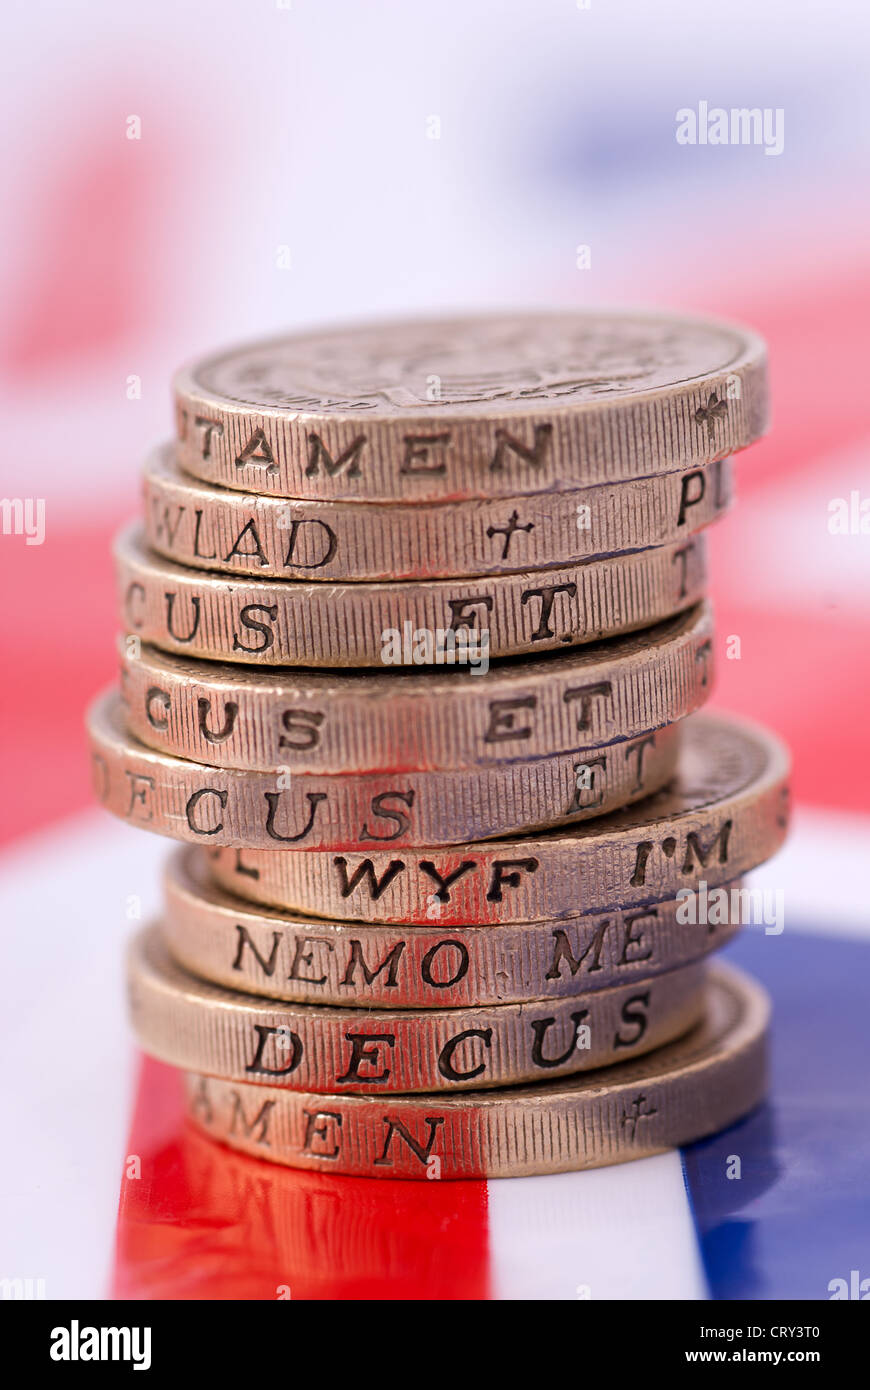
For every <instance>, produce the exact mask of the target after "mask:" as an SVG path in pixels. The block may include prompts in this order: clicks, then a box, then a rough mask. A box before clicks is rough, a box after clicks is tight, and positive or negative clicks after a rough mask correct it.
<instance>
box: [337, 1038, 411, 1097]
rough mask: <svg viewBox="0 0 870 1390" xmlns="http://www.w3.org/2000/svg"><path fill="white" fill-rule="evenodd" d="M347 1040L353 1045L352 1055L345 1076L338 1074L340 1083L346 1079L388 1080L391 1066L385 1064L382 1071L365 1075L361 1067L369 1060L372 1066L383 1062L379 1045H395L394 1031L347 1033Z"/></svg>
mask: <svg viewBox="0 0 870 1390" xmlns="http://www.w3.org/2000/svg"><path fill="white" fill-rule="evenodd" d="M344 1036H345V1038H346V1040H347V1041H348V1042H349V1043H350V1046H351V1056H350V1061H349V1062H348V1066H347V1071H346V1072H345V1073H344V1076H337V1077H336V1078H335V1079H336V1081H337V1082H338V1084H339V1085H342V1084H343V1083H344V1082H345V1081H365V1082H371V1081H387V1080H388V1079H389V1077H390V1076H391V1074H392V1073H391V1071H390V1068H389V1067H387V1066H385V1067H384V1068H383V1070H382V1071H378V1072H374V1073H369V1075H367V1076H363V1075H362V1074H361V1072H360V1067H361V1066H362V1064H363V1062H368V1063H370V1064H371V1065H372V1066H375V1065H376V1064H379V1063H380V1062H381V1060H382V1059H381V1057H380V1055H379V1053H378V1047H379V1046H382V1047H390V1048H392V1047H395V1045H396V1038H395V1035H394V1034H393V1033H345V1035H344Z"/></svg>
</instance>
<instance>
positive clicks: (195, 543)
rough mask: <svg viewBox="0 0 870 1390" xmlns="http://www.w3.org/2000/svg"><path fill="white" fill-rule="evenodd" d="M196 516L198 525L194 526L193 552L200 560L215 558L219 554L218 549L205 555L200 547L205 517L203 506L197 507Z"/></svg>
mask: <svg viewBox="0 0 870 1390" xmlns="http://www.w3.org/2000/svg"><path fill="white" fill-rule="evenodd" d="M194 516H195V517H196V525H195V526H194V530H193V553H194V555H195V556H196V557H197V559H199V560H214V559H216V556H217V552H216V551H214V550H213V551H212V552H211V554H210V555H205V554H204V553H203V552H202V551H201V550H200V548H199V534H200V530H201V528H202V517H203V512H202V508H201V507H197V509H196V511H195V512H194Z"/></svg>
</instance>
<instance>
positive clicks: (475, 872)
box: [209, 711, 789, 926]
mask: <svg viewBox="0 0 870 1390" xmlns="http://www.w3.org/2000/svg"><path fill="white" fill-rule="evenodd" d="M788 775H789V757H788V753H787V751H786V749H785V748H784V746H783V745H782V743H781V742H780V740H779V739H778V738H776V737H775V735H773V734H771V733H768V732H767V730H765V729H762V728H759V727H758V726H757V725H753V724H749V723H745V722H744V721H742V720H739V719H734V718H732V717H726V716H723V715H714V714H709V713H706V712H703V711H702V712H701V713H700V714H696V715H693V716H692V718H691V719H688V720H686V722H685V724H684V726H683V735H682V740H681V746H680V758H679V764H678V768H677V774H676V777H675V778H674V780H673V782H672V783H671V784H670V785H669V786H668V787H666V788H664V789H663V790H662V791H660V792H657V793H656V794H655V795H654V796H651V797H648V798H647V799H646V800H645V801H644V802H643V803H642V804H638V805H636V806H632V807H629V808H627V809H626V810H624V811H617V812H615V813H614V814H613V815H609V816H602V817H600V818H598V819H596V820H594V821H589V822H588V823H587V824H585V825H579V826H576V827H573V828H572V829H570V830H553V831H544V832H542V833H541V834H539V835H535V836H528V837H526V838H516V837H510V838H504V839H500V840H497V841H490V842H488V843H484V842H479V843H477V844H465V845H455V846H452V847H450V848H449V849H444V848H438V847H431V848H429V849H424V850H418V851H415V852H414V853H413V854H409V853H403V852H399V851H395V850H390V849H382V850H371V851H366V852H365V853H357V854H323V853H320V852H319V851H317V850H311V851H305V852H302V853H297V852H291V851H288V852H286V853H283V854H279V853H275V852H274V851H270V850H239V851H233V850H222V849H218V850H215V851H213V852H211V853H210V855H209V863H210V866H211V872H212V874H213V875H214V877H215V878H216V879H217V880H218V882H219V883H221V884H222V885H223V887H225V888H226V889H227V890H228V891H229V892H231V893H236V894H237V895H238V896H239V897H244V898H248V899H250V900H251V901H255V902H262V903H271V904H273V905H274V906H276V907H289V908H291V909H292V910H295V911H299V912H304V913H306V914H308V915H311V916H315V917H337V918H343V919H348V918H350V919H354V920H361V921H369V922H403V923H411V922H413V923H420V924H425V923H427V922H431V920H432V917H431V913H432V911H433V905H435V904H437V906H438V908H439V910H440V916H439V918H438V922H439V925H440V926H448V925H452V924H454V923H459V924H462V923H465V924H468V923H473V924H481V923H485V922H534V921H547V920H550V919H552V918H560V917H575V916H577V915H578V914H583V913H586V912H606V911H607V910H608V909H610V908H613V907H619V908H622V909H624V910H627V909H629V908H632V907H637V906H641V905H643V904H645V903H649V902H656V901H662V900H664V899H666V898H675V897H676V896H677V893H678V892H679V891H680V890H681V889H685V888H688V889H695V888H697V887H698V886H699V885H700V884H701V882H703V883H704V884H705V885H706V886H708V887H710V888H712V887H717V886H719V885H721V884H723V883H727V882H730V881H731V880H732V879H734V878H739V877H740V876H741V875H742V874H744V873H748V871H749V870H750V869H753V868H755V867H757V865H759V864H762V863H763V862H764V861H765V859H769V858H770V856H771V855H772V854H774V853H775V852H776V850H777V849H779V847H780V845H781V844H782V843H783V840H784V839H785V834H786V829H787V826H788Z"/></svg>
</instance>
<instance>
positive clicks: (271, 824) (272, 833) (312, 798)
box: [263, 792, 327, 845]
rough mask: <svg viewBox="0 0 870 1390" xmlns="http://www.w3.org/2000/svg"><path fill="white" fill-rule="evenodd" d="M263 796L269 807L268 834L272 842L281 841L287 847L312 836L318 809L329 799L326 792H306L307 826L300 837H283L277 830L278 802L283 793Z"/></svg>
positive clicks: (300, 832) (269, 793) (264, 794)
mask: <svg viewBox="0 0 870 1390" xmlns="http://www.w3.org/2000/svg"><path fill="white" fill-rule="evenodd" d="M263 796H264V797H265V799H266V805H267V806H268V807H269V812H268V815H267V816H266V834H267V835H268V836H269V839H270V840H280V842H281V843H282V844H285V845H290V844H296V843H297V842H298V841H299V840H304V839H305V837H306V835H308V834H310V832H311V829H312V827H313V825H314V822H315V819H316V818H317V814H318V807H319V805H320V803H321V801H326V799H327V798H326V792H306V793H305V799H306V801H307V802H308V820H307V821H306V822H305V825H304V826H303V827H302V829H301V830H300V831H299V834H298V835H281V834H280V833H279V832H278V831H277V830H276V829H275V812H276V811H277V809H278V802H279V801H280V799H281V796H282V793H281V792H264V793H263Z"/></svg>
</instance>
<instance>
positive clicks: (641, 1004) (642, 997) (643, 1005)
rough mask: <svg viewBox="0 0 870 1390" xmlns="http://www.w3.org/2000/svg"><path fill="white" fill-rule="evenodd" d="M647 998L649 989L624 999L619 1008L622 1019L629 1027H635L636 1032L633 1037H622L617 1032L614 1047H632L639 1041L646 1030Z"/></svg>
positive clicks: (648, 998)
mask: <svg viewBox="0 0 870 1390" xmlns="http://www.w3.org/2000/svg"><path fill="white" fill-rule="evenodd" d="M649 1000H650V992H649V990H646V991H645V992H644V993H643V994H633V995H632V996H631V998H630V999H626V1001H625V1003H624V1004H623V1006H622V1009H621V1017H622V1021H623V1023H627V1024H629V1026H630V1027H632V1028H636V1029H637V1032H636V1033H635V1035H634V1037H633V1038H624V1037H623V1036H622V1034H621V1033H617V1034H616V1036H615V1038H614V1039H613V1046H614V1048H617V1047H634V1046H635V1044H636V1043H639V1042H640V1040H641V1038H642V1037H643V1035H644V1033H645V1032H646V1025H647V1016H646V1010H647V1009H648V1008H649ZM635 1006H637V1007H635Z"/></svg>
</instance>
